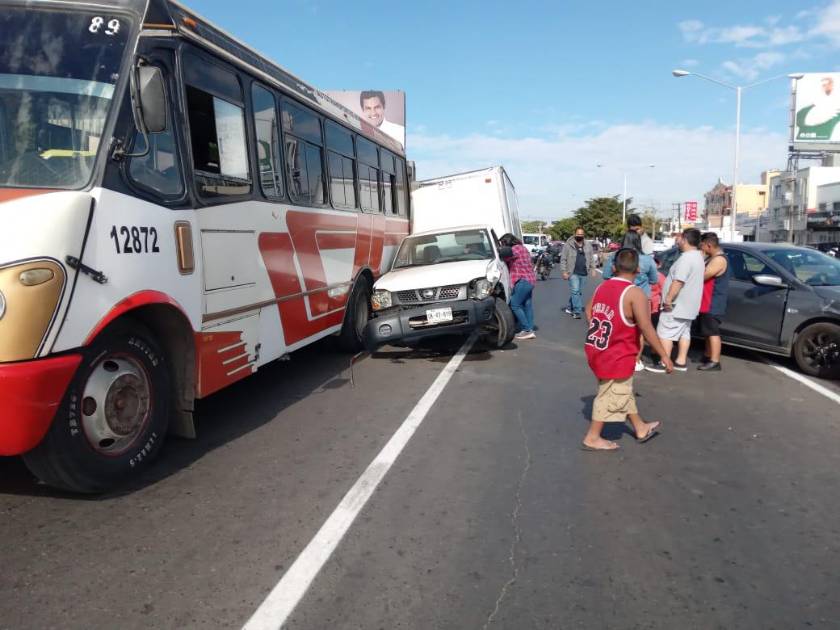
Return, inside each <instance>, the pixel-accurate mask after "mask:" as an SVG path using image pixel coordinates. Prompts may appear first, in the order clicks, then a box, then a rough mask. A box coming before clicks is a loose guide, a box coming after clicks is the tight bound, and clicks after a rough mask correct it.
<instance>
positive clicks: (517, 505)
mask: <svg viewBox="0 0 840 630" xmlns="http://www.w3.org/2000/svg"><path fill="white" fill-rule="evenodd" d="M517 419H518V422H519V430H520V432H521V433H522V441H523V444H524V446H525V466H524V468H523V469H522V474H521V475H520V476H519V481H518V482H517V484H516V494H515V495H514V506H513V511H512V512H511V513H510V522H511V525H513V540H512V541H511V543H510V552H509V553H508V563H509V564H510V570H511V576H510V579H509V580H508V581H507V582H505V583H504V584H503V585H502V590H501V591H499V596H498V597H497V598H496V604H495V606H494V607H493V612H491V613H490V615H489V616H488V617H487V621H485V622H484V626H483V630H487V628H489V627H490V624H492V623H493V622H494V621H495V620H496V616H497V615H498V614H499V610H500V609H501V607H502V602H503V601H504V599H505V597H506V596H507V593H508V589H509V588H510V587H511V586H513V585H514V584H515V583H516V580H517V579H518V578H519V567H518V566H517V564H516V551H517V548H518V547H519V543H520V542H522V529H521V528H520V526H519V512H520V511H521V510H522V486H524V485H525V477H527V476H528V471H529V470H531V449H530V447H529V446H528V434H527V433H526V432H525V422H524V420H523V419H522V411H519V412H518V413H517Z"/></svg>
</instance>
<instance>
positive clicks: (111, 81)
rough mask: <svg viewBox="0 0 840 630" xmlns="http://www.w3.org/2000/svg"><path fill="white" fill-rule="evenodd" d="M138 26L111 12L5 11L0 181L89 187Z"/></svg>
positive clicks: (0, 15)
mask: <svg viewBox="0 0 840 630" xmlns="http://www.w3.org/2000/svg"><path fill="white" fill-rule="evenodd" d="M131 30H132V29H131V24H130V23H129V20H128V19H127V18H126V17H125V16H124V15H123V14H113V15H109V14H108V12H107V11H106V12H102V13H98V14H94V13H88V12H83V11H75V10H74V11H67V10H35V9H31V8H27V9H23V8H3V10H2V11H0V33H2V34H3V35H2V37H0V186H23V187H38V188H80V187H82V186H84V185H85V184H86V182H87V181H88V179H89V177H90V173H91V170H92V169H93V162H94V159H95V156H96V152H97V149H98V148H99V145H100V143H101V141H102V132H103V128H104V127H105V121H106V118H107V116H108V112H109V110H110V108H111V104H112V101H113V97H114V87H115V84H116V83H117V80H118V79H119V72H120V64H121V60H122V56H123V52H124V50H125V48H126V42H127V39H128V35H129V33H130V32H131Z"/></svg>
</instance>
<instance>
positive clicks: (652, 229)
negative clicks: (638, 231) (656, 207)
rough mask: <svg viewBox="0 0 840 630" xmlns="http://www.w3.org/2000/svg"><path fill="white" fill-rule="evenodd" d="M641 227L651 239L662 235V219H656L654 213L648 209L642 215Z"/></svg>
mask: <svg viewBox="0 0 840 630" xmlns="http://www.w3.org/2000/svg"><path fill="white" fill-rule="evenodd" d="M642 227H643V228H644V230H645V232H647V233H648V235H649V236H650V237H651V238H653V236H654V234H656V235H660V234H662V219H660V218H658V217H657V216H656V214H655V213H654V211H653V210H651V209H650V208H648V209H647V210H645V211H644V212H643V213H642Z"/></svg>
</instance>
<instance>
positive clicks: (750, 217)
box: [704, 171, 779, 240]
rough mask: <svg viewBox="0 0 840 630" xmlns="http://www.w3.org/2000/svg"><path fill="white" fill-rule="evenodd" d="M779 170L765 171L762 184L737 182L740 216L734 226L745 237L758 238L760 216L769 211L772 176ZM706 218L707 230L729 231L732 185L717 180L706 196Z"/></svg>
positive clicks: (747, 238) (762, 175)
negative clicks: (756, 232)
mask: <svg viewBox="0 0 840 630" xmlns="http://www.w3.org/2000/svg"><path fill="white" fill-rule="evenodd" d="M778 172H779V171H765V172H763V173H762V174H761V183H760V184H738V185H737V186H735V196H736V201H737V210H738V216H737V220H736V222H735V227H736V229H737V230H738V232H740V233H741V235H742V237H743V238H744V239H745V240H753V239H754V238H755V226H756V225H757V223H758V218H759V217H760V216H761V215H762V214H764V212H765V211H766V210H767V204H768V198H769V183H770V179H771V178H772V177H774V176H775V175H777V174H778ZM704 199H705V208H704V213H705V214H704V217H705V221H706V229H709V230H713V231H714V230H724V231H725V230H727V229H729V225H730V217H731V214H732V186H728V185H726V184H725V183H723V180H722V179H718V181H717V183H716V184H715V185H714V187H713V188H712V189H711V190H710V191H709V192H707V193H706V194H705V195H704Z"/></svg>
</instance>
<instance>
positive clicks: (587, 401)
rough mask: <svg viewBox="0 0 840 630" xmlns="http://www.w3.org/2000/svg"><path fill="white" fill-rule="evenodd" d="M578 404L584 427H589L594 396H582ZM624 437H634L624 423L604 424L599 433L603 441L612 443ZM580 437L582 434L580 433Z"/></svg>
mask: <svg viewBox="0 0 840 630" xmlns="http://www.w3.org/2000/svg"><path fill="white" fill-rule="evenodd" d="M580 402H582V403H583V408H582V409H581V418H582V419H583V421H584V423H585V424H586V425H589V422H590V421H591V420H592V404H593V403H594V402H595V396H594V395H591V396H582V397H581V399H580ZM584 430H585V429H584ZM624 435H629V436H630V437H632V438H635V437H636V436H635V435H634V434H633V432H632V431H631V430H630V427H628V426H627V423H626V422H606V423H604V430H603V431H601V437H603V438H604V439H605V440H612V441H613V442H617V441H619V440H620V439H621V438H622V436H624ZM582 437H583V433H581V438H582Z"/></svg>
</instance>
